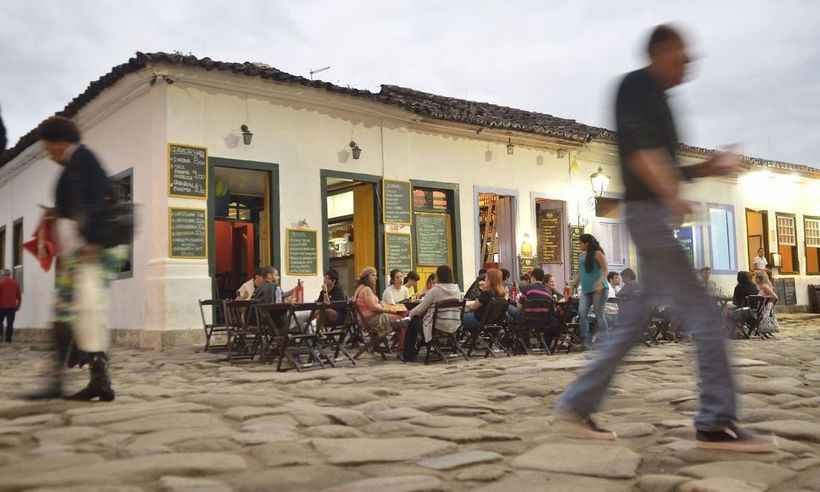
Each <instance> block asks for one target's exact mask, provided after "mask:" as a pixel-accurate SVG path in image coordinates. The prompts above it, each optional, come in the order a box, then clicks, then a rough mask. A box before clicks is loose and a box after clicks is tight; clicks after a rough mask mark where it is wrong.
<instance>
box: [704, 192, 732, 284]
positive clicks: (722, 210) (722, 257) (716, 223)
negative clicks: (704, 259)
mask: <svg viewBox="0 0 820 492" xmlns="http://www.w3.org/2000/svg"><path fill="white" fill-rule="evenodd" d="M708 209H709V246H710V250H711V256H712V271H714V272H715V273H734V272H736V271H737V254H736V252H735V209H734V207H732V206H731V205H711V204H710V205H709V207H708Z"/></svg>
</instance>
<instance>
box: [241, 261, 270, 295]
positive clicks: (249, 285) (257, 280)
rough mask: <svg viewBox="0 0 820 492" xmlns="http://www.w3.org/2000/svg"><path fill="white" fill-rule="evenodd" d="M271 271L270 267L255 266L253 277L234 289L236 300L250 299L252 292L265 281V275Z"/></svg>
mask: <svg viewBox="0 0 820 492" xmlns="http://www.w3.org/2000/svg"><path fill="white" fill-rule="evenodd" d="M270 273H271V268H270V267H264V268H257V269H256V272H254V274H253V278H252V279H250V280H248V281H247V282H245V283H244V284H242V285H241V286H240V287H239V290H237V291H236V300H237V301H250V300H251V298H252V297H253V293H254V292H255V291H256V289H258V288H259V287H261V286H262V285H263V284H264V283H265V277H267V276H268V275H269V274H270Z"/></svg>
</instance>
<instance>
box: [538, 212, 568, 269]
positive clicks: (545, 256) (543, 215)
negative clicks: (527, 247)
mask: <svg viewBox="0 0 820 492" xmlns="http://www.w3.org/2000/svg"><path fill="white" fill-rule="evenodd" d="M561 236H562V234H561V212H560V211H558V210H542V211H540V212H539V213H538V256H539V257H540V258H541V263H553V264H554V263H563V262H564V260H563V258H562V257H561V239H562V237H561Z"/></svg>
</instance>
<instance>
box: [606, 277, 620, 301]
mask: <svg viewBox="0 0 820 492" xmlns="http://www.w3.org/2000/svg"><path fill="white" fill-rule="evenodd" d="M606 281H607V282H609V286H610V287H611V288H610V289H609V297H610V298H612V297H617V296H618V292H620V291H621V287H623V285H622V283H621V275H620V274H619V273H618V272H609V273H608V274H607V276H606Z"/></svg>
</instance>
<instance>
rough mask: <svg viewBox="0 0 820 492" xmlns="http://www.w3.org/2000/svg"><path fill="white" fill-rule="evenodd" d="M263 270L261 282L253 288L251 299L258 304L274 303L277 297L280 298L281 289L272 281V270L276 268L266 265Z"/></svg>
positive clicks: (273, 276) (273, 275)
mask: <svg viewBox="0 0 820 492" xmlns="http://www.w3.org/2000/svg"><path fill="white" fill-rule="evenodd" d="M263 270H264V273H265V276H264V277H262V282H261V283H260V284H259V285H257V286H256V289H254V291H253V295H252V296H251V301H253V302H256V303H259V304H274V303H276V302H277V299H281V294H280V293H281V291H282V289H280V288H279V286H277V285H276V283H274V279H275V278H276V275H275V274H274V272H275V271H276V269H275V268H272V267H266V268H264V269H263ZM278 302H281V301H278Z"/></svg>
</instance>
